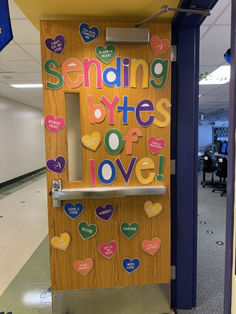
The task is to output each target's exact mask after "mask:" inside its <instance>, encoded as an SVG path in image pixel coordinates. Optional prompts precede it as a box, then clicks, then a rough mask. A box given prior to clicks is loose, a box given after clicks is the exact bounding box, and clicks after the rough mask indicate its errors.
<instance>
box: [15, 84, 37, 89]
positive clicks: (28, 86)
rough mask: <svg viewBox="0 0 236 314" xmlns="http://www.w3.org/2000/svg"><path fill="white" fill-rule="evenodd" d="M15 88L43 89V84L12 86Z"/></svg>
mask: <svg viewBox="0 0 236 314" xmlns="http://www.w3.org/2000/svg"><path fill="white" fill-rule="evenodd" d="M11 86H12V87H15V88H42V87H43V84H11Z"/></svg>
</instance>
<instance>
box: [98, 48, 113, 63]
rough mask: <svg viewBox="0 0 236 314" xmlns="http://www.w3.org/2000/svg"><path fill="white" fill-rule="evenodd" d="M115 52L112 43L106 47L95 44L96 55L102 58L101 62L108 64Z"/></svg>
mask: <svg viewBox="0 0 236 314" xmlns="http://www.w3.org/2000/svg"><path fill="white" fill-rule="evenodd" d="M115 53H116V48H115V46H113V45H108V46H106V47H103V46H97V47H96V55H97V57H98V58H99V59H100V60H102V62H104V63H106V64H108V63H110V62H111V60H112V59H113V58H114V56H115Z"/></svg>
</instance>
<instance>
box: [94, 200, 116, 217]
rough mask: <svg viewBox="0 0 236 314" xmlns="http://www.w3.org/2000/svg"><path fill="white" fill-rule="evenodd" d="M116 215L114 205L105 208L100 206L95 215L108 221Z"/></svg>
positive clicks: (107, 205)
mask: <svg viewBox="0 0 236 314" xmlns="http://www.w3.org/2000/svg"><path fill="white" fill-rule="evenodd" d="M113 213H114V207H113V205H112V204H106V205H105V206H104V207H102V206H98V207H97V208H96V210H95V214H96V216H97V217H98V218H101V219H102V220H105V221H108V220H110V219H111V217H112V216H113Z"/></svg>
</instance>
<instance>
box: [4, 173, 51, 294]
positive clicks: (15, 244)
mask: <svg viewBox="0 0 236 314" xmlns="http://www.w3.org/2000/svg"><path fill="white" fill-rule="evenodd" d="M29 183H30V184H29ZM45 183H46V181H45V175H41V176H34V177H33V178H31V179H30V181H29V180H28V184H27V181H26V180H25V181H24V182H23V185H22V186H21V185H20V184H18V186H17V185H16V184H15V186H14V187H12V188H11V187H10V186H9V187H8V190H7V189H6V188H4V189H3V191H2V190H1V195H2V199H1V200H0V216H1V217H2V218H0V248H1V255H0V274H1V280H0V295H1V294H2V293H3V291H4V290H5V289H6V287H7V286H8V285H9V284H10V282H11V281H12V280H13V279H14V277H15V276H16V274H17V273H18V271H19V270H20V269H21V268H22V267H23V266H24V264H25V263H26V261H27V260H28V259H29V258H30V256H31V255H32V253H33V252H34V251H35V249H36V248H37V247H38V246H39V244H40V243H41V242H42V240H43V239H44V238H45V237H46V235H47V234H48V219H47V206H46V189H45ZM20 187H21V188H20Z"/></svg>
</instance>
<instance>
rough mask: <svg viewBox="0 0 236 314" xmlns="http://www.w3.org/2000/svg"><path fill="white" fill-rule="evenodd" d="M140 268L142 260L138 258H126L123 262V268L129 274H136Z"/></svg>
mask: <svg viewBox="0 0 236 314" xmlns="http://www.w3.org/2000/svg"><path fill="white" fill-rule="evenodd" d="M139 266H140V260H139V259H138V258H134V259H132V260H131V259H129V258H124V259H123V261H122V267H123V268H124V270H125V271H127V273H128V274H131V273H132V272H134V271H135V270H136V269H137V268H138V267H139Z"/></svg>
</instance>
